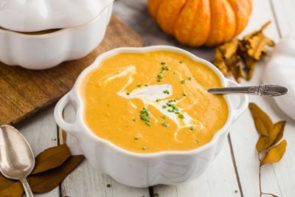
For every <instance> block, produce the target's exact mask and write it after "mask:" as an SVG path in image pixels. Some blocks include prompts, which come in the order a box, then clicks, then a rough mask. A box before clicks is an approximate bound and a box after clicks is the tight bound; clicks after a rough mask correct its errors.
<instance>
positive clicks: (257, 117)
mask: <svg viewBox="0 0 295 197" xmlns="http://www.w3.org/2000/svg"><path fill="white" fill-rule="evenodd" d="M249 110H250V112H251V114H252V117H253V120H254V123H255V127H256V130H257V131H258V133H259V134H260V135H263V136H268V135H269V132H271V130H272V128H273V123H272V121H271V119H270V118H269V116H268V115H267V114H266V113H265V112H264V111H262V110H261V109H260V108H259V107H258V106H257V105H256V104H255V103H250V104H249Z"/></svg>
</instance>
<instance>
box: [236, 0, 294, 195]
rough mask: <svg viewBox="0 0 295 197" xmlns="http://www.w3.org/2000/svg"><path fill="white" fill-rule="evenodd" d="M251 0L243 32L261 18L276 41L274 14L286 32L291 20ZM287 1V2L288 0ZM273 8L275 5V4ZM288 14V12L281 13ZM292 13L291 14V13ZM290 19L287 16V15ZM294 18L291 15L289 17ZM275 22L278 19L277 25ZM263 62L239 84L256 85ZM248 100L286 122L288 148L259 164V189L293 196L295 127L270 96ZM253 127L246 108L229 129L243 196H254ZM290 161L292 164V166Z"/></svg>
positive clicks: (256, 190) (257, 24) (265, 2)
mask: <svg viewBox="0 0 295 197" xmlns="http://www.w3.org/2000/svg"><path fill="white" fill-rule="evenodd" d="M253 2H254V13H253V16H252V19H251V21H250V24H249V27H248V28H247V30H246V31H245V33H247V32H250V31H251V30H254V29H257V28H259V27H260V26H261V25H262V24H263V23H264V22H265V21H267V20H272V22H273V23H272V25H271V26H270V27H269V28H268V29H267V31H266V33H267V35H268V36H269V37H271V38H273V39H274V40H276V41H278V40H279V35H280V31H279V30H280V29H277V27H279V28H281V27H282V25H281V24H282V23H281V21H280V20H279V21H278V20H276V19H275V18H274V17H275V16H278V15H281V17H283V18H284V20H285V21H284V28H283V29H284V30H283V31H289V30H290V28H291V26H288V24H290V23H292V21H291V20H290V21H287V20H286V18H287V17H284V16H283V13H273V9H272V8H273V7H272V4H271V2H270V1H269V0H259V1H253ZM273 2H276V4H284V5H285V6H286V5H287V1H286V0H282V1H273ZM290 2H291V1H290ZM292 2H293V3H289V4H288V5H289V6H291V5H293V8H290V7H289V8H288V9H287V10H289V11H291V10H292V9H293V11H292V12H294V9H295V7H294V1H292ZM275 7H276V6H275ZM284 14H286V15H288V16H290V14H291V13H287V12H286V13H284ZM293 16H294V13H293ZM289 19H291V18H289ZM293 19H294V17H293ZM276 22H279V24H277V23H276ZM287 34H288V33H287V32H284V35H287ZM265 64H267V61H264V62H261V63H260V64H259V65H258V68H257V72H256V73H255V76H254V79H253V80H252V81H251V82H250V83H243V84H245V85H246V84H259V83H261V80H262V78H263V67H264V65H265ZM251 101H252V102H255V103H257V104H258V105H259V106H261V107H262V108H263V109H264V110H265V111H266V112H267V113H268V114H270V115H271V117H272V118H273V120H274V121H278V120H281V119H283V120H288V125H287V127H286V133H285V138H286V139H287V141H288V148H287V152H286V155H285V157H284V158H283V160H282V161H280V163H278V164H275V165H271V166H266V167H263V170H262V183H263V191H264V192H270V193H274V194H276V195H279V196H280V197H291V196H294V188H295V181H294V177H293V176H290V174H294V173H295V172H294V164H295V163H294V162H295V160H294V157H293V156H292V154H293V152H292V150H294V148H295V144H294V140H295V133H294V130H295V127H294V121H292V120H290V119H288V118H287V117H286V116H285V115H284V114H283V113H282V112H281V111H280V110H279V109H278V108H277V107H276V105H275V103H274V102H273V101H272V100H271V99H265V98H260V97H251ZM257 138H258V136H257V134H256V130H255V127H254V124H253V121H252V118H251V116H250V113H249V112H248V111H247V112H246V113H245V114H244V115H243V116H242V117H241V119H240V120H239V121H238V122H237V124H235V125H234V128H233V130H232V141H233V147H234V153H235V157H236V162H237V167H238V172H239V176H240V180H241V184H242V189H243V193H244V196H246V197H247V196H258V194H259V188H258V184H259V183H258V159H257V155H256V151H255V145H256V141H257ZM292 164H293V165H292Z"/></svg>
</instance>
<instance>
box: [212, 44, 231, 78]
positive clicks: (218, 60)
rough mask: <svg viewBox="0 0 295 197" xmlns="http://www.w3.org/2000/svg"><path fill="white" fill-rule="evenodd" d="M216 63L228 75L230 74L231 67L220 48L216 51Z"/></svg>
mask: <svg viewBox="0 0 295 197" xmlns="http://www.w3.org/2000/svg"><path fill="white" fill-rule="evenodd" d="M214 65H215V66H216V67H217V68H219V70H220V71H221V72H222V73H223V74H224V75H225V76H227V77H229V76H230V72H229V69H228V67H227V65H226V63H225V61H224V58H223V55H222V53H221V51H220V50H219V49H217V50H216V52H215V59H214Z"/></svg>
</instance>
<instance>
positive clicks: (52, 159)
mask: <svg viewBox="0 0 295 197" xmlns="http://www.w3.org/2000/svg"><path fill="white" fill-rule="evenodd" d="M70 156H71V152H70V150H69V147H68V146H67V145H66V144H63V145H60V146H56V147H52V148H49V149H46V150H45V151H43V152H42V153H40V154H39V155H38V156H37V157H36V167H35V168H34V170H33V172H32V174H38V173H41V172H45V171H47V170H51V169H53V168H56V167H58V166H60V165H62V164H63V163H64V162H65V161H66V160H67V159H68V158H69V157H70Z"/></svg>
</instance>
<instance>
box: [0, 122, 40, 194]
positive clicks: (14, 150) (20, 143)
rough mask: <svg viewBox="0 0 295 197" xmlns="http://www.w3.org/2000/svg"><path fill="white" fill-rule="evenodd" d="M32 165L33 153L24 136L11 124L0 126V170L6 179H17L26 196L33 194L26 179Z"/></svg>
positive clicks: (33, 164)
mask: <svg viewBox="0 0 295 197" xmlns="http://www.w3.org/2000/svg"><path fill="white" fill-rule="evenodd" d="M34 166H35V158H34V154H33V151H32V149H31V147H30V145H29V143H28V142H27V140H26V139H25V138H24V136H23V135H22V134H21V133H20V132H19V131H18V130H17V129H15V128H14V127H12V126H9V125H2V126H0V172H1V173H2V174H3V176H5V177H6V178H8V179H13V180H19V181H20V182H21V183H22V185H23V187H24V190H25V193H26V196H27V197H33V196H34V195H33V193H32V190H31V188H30V185H29V183H28V181H27V176H28V175H29V174H31V172H32V170H33V169H34Z"/></svg>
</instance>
